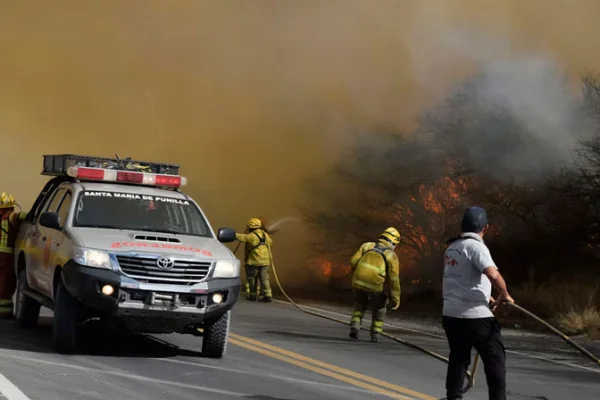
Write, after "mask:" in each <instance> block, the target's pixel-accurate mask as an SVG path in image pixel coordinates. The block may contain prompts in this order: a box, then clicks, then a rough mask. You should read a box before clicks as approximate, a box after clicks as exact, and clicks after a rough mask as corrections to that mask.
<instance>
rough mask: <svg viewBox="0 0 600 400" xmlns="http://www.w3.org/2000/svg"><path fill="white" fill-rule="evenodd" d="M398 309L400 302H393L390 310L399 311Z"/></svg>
mask: <svg viewBox="0 0 600 400" xmlns="http://www.w3.org/2000/svg"><path fill="white" fill-rule="evenodd" d="M398 307H400V300H398V301H396V300H392V303H391V304H390V309H392V310H397V309H398Z"/></svg>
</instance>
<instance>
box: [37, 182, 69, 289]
mask: <svg viewBox="0 0 600 400" xmlns="http://www.w3.org/2000/svg"><path fill="white" fill-rule="evenodd" d="M65 192H66V188H64V187H63V188H59V189H58V190H57V191H56V192H55V194H54V196H53V197H52V199H51V200H50V201H49V202H48V204H47V205H46V206H45V207H44V209H43V210H42V213H44V212H46V211H49V212H57V211H58V207H59V206H60V204H61V202H62V200H63V198H64V197H65ZM40 214H41V213H40ZM56 232H57V231H55V230H54V229H49V228H45V227H43V226H41V225H40V222H39V218H38V220H37V221H36V232H35V233H36V234H35V238H36V241H37V244H36V245H35V247H36V252H35V254H36V257H35V261H34V265H33V266H32V267H33V274H32V278H33V281H34V282H35V286H36V287H37V289H38V290H39V291H40V292H41V293H42V294H44V295H46V296H48V297H50V296H51V293H52V277H50V278H49V276H50V272H49V271H48V269H49V265H50V255H51V251H52V243H53V237H54V236H55V233H56ZM52 272H53V271H52Z"/></svg>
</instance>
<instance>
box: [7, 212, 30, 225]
mask: <svg viewBox="0 0 600 400" xmlns="http://www.w3.org/2000/svg"><path fill="white" fill-rule="evenodd" d="M25 218H27V213H26V212H25V211H21V212H16V213H12V214H10V217H9V219H10V222H11V223H12V224H13V225H16V224H18V223H19V222H21V221H23V220H25Z"/></svg>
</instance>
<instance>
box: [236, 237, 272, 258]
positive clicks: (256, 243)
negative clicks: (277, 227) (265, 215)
mask: <svg viewBox="0 0 600 400" xmlns="http://www.w3.org/2000/svg"><path fill="white" fill-rule="evenodd" d="M235 236H236V238H237V240H239V241H240V242H244V243H246V256H245V263H246V265H253V266H255V267H263V266H269V265H271V257H269V249H268V248H267V244H266V243H267V242H268V243H269V246H271V245H272V244H273V239H272V238H271V235H269V234H268V233H267V232H265V231H264V230H262V229H260V228H259V229H256V230H253V231H252V232H250V233H236V234H235Z"/></svg>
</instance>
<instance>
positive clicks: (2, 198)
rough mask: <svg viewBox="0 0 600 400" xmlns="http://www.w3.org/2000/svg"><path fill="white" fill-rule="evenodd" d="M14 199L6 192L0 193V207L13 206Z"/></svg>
mask: <svg viewBox="0 0 600 400" xmlns="http://www.w3.org/2000/svg"><path fill="white" fill-rule="evenodd" d="M14 206H15V199H14V198H13V197H12V196H11V195H10V194H8V193H4V192H3V193H2V194H0V208H14Z"/></svg>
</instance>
